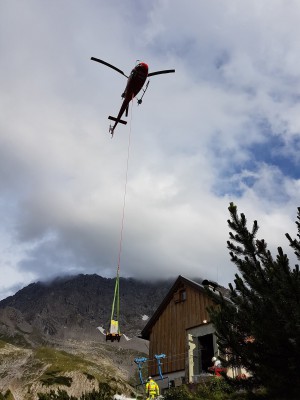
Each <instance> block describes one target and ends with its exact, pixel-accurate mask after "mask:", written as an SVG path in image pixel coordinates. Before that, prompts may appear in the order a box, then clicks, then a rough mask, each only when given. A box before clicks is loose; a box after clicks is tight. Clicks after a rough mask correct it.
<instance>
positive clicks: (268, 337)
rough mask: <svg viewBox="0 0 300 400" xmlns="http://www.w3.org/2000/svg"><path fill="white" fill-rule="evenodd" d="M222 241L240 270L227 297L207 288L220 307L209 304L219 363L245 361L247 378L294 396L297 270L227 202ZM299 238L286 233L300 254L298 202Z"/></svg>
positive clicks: (299, 364) (298, 369)
mask: <svg viewBox="0 0 300 400" xmlns="http://www.w3.org/2000/svg"><path fill="white" fill-rule="evenodd" d="M229 212H230V220H228V225H229V227H230V229H231V230H232V232H230V233H229V237H230V240H229V241H228V242H227V247H228V249H229V251H230V256H231V261H232V262H233V263H235V264H236V266H237V268H238V271H239V273H237V274H236V275H235V279H234V284H229V289H230V294H229V298H224V297H223V296H222V295H221V294H220V295H219V294H218V295H217V294H216V293H213V292H211V293H210V295H211V296H212V297H213V298H214V300H215V302H216V303H217V304H219V306H220V307H217V308H211V309H210V314H211V319H212V322H213V324H214V325H215V328H216V333H217V337H218V345H219V348H220V350H221V352H222V354H223V355H224V357H223V358H224V360H223V361H224V363H225V365H226V366H230V367H244V368H245V369H246V370H248V371H249V372H250V374H251V375H252V378H251V381H252V382H253V383H254V384H256V385H262V386H264V387H265V388H266V389H267V390H268V393H270V395H271V396H272V395H273V396H277V397H273V398H279V399H294V398H295V399H296V398H299V397H298V396H299V393H300V273H299V266H298V265H295V267H294V268H291V267H290V265H289V259H288V257H287V255H286V254H284V253H283V251H282V248H281V247H278V253H277V256H276V258H273V256H272V254H271V252H270V251H269V250H268V248H267V244H266V242H265V241H264V240H263V239H260V240H259V239H257V238H256V235H257V232H258V228H259V227H258V224H257V221H254V222H253V226H252V229H251V230H249V229H248V228H247V220H246V217H245V215H244V214H240V216H239V215H238V213H237V207H236V206H235V205H234V204H233V203H230V206H229ZM297 220H298V221H296V224H297V227H298V234H297V237H298V239H292V238H291V237H290V236H289V234H286V237H287V238H288V240H289V244H290V246H291V247H292V248H293V250H294V252H295V255H296V257H297V258H298V260H300V241H299V239H300V208H298V216H297Z"/></svg>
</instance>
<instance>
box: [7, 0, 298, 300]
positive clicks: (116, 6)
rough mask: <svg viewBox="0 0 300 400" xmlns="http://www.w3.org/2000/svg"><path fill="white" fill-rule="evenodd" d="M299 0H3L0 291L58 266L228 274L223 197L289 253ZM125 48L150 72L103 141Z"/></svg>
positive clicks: (128, 64)
mask: <svg viewBox="0 0 300 400" xmlns="http://www.w3.org/2000/svg"><path fill="white" fill-rule="evenodd" d="M299 37H300V2H299V1H298V0H264V1H261V0H243V1H239V0H226V1H220V0H209V1H205V0H187V1H185V2H183V1H181V0H153V1H149V0H139V1H137V0H122V1H121V0H118V1H117V0H110V1H104V0H86V1H83V0H51V1H50V0H48V1H47V0H45V1H40V0H26V1H23V0H18V1H17V0H1V2H0V54H1V56H0V72H1V73H0V110H1V114H0V185H1V191H0V216H1V224H0V269H1V281H0V299H1V298H5V297H7V296H8V295H11V294H13V293H15V292H16V291H17V290H18V289H20V288H21V287H23V286H26V285H27V284H29V283H30V282H34V281H37V280H48V279H51V278H53V277H55V276H58V275H66V274H78V273H88V274H91V273H97V274H99V275H102V276H106V277H113V276H115V273H116V267H117V263H118V255H119V245H120V232H121V221H122V209H123V200H124V189H125V177H126V165H127V151H128V142H129V134H130V132H131V136H130V143H131V144H130V156H129V169H128V183H127V194H126V207H125V219H124V230H123V241H122V253H121V263H120V272H121V276H126V277H129V276H131V277H136V278H145V279H149V278H164V277H176V276H177V275H178V274H182V275H185V276H187V277H203V278H208V279H213V280H218V281H219V282H220V283H221V284H223V285H225V286H227V284H228V282H230V281H232V280H233V277H234V274H235V273H236V272H237V271H236V269H235V266H234V265H232V264H231V262H230V257H229V254H228V250H227V248H226V241H227V240H228V232H229V228H228V226H227V219H228V218H229V213H228V206H229V202H231V201H233V202H234V203H235V204H237V206H238V210H239V212H244V213H245V214H246V217H247V219H248V221H249V225H252V221H253V220H254V219H257V220H258V223H259V226H260V230H259V234H258V237H259V238H264V239H265V240H266V241H267V243H268V245H269V247H270V249H271V250H274V251H276V248H277V246H279V245H280V246H282V247H283V249H284V251H285V252H287V253H288V254H290V250H289V247H288V242H287V240H286V239H285V236H284V234H285V232H289V233H290V234H291V236H292V237H295V236H296V225H295V223H294V221H295V219H296V215H297V206H299V205H300V204H299V203H300V202H299V198H300V196H299V195H300V170H299V163H300V70H299V65H300V41H299ZM92 56H93V57H97V58H101V59H104V60H106V61H107V62H109V63H111V64H113V65H115V66H116V67H118V68H120V69H121V70H123V71H124V72H125V74H129V73H130V71H131V69H132V68H133V67H134V66H135V64H136V60H137V59H138V60H143V61H144V62H146V63H147V64H148V65H149V70H150V72H151V71H156V70H160V69H170V68H175V69H176V73H175V74H169V75H160V76H154V77H152V78H151V82H150V85H149V88H148V91H147V93H146V95H145V96H144V99H143V104H142V105H141V106H137V102H136V101H134V103H133V107H132V109H130V111H129V117H128V121H129V122H128V124H127V125H126V126H124V125H121V126H118V127H117V129H116V131H115V136H114V138H113V139H111V137H110V135H109V133H108V127H109V120H108V119H107V117H108V115H115V116H116V115H117V113H118V110H119V108H120V105H121V101H122V99H121V93H122V92H123V90H124V88H125V85H126V78H125V77H124V76H122V75H120V74H118V73H117V72H115V71H114V70H112V69H110V68H107V67H105V66H104V65H101V64H98V63H95V62H93V61H90V58H91V57H92Z"/></svg>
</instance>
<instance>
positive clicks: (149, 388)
mask: <svg viewBox="0 0 300 400" xmlns="http://www.w3.org/2000/svg"><path fill="white" fill-rule="evenodd" d="M146 394H147V396H148V397H147V400H150V399H155V398H156V397H157V396H159V386H158V384H157V383H156V382H155V381H154V380H153V379H152V378H151V376H149V378H148V381H147V383H146Z"/></svg>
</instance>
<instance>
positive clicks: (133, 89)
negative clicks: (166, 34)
mask: <svg viewBox="0 0 300 400" xmlns="http://www.w3.org/2000/svg"><path fill="white" fill-rule="evenodd" d="M91 60H93V61H97V62H99V63H101V64H104V65H106V66H107V67H110V68H112V69H114V70H115V71H117V72H119V73H120V74H122V75H124V76H125V77H126V78H127V79H128V80H127V85H126V87H125V90H124V92H123V94H122V98H124V100H123V103H122V105H121V108H120V111H119V114H118V116H117V118H115V117H112V116H109V117H108V119H110V120H112V121H115V123H114V125H113V126H112V125H110V127H109V133H111V136H112V137H113V135H114V130H115V128H116V126H117V125H118V123H121V124H124V125H126V124H127V121H124V120H122V119H121V118H122V115H123V114H124V112H125V116H126V117H127V116H128V107H129V103H130V102H131V100H133V98H134V97H135V96H136V95H137V94H138V93H139V92H140V90H141V89H142V88H143V86H144V83H145V82H146V79H147V78H148V77H149V76H154V75H160V74H169V73H171V72H175V69H166V70H163V71H156V72H150V73H148V65H147V64H145V63H144V62H140V63H139V64H137V65H136V66H135V67H134V68H133V70H132V71H131V73H130V75H129V77H128V76H127V75H125V74H124V72H123V71H121V70H120V69H119V68H117V67H115V66H114V65H111V64H109V63H107V62H106V61H103V60H100V59H99V58H95V57H91ZM149 82H150V81H148V82H147V84H146V87H145V89H143V95H142V97H141V98H140V99H139V100H138V104H142V100H143V97H144V94H145V92H146V90H147V88H148V85H149Z"/></svg>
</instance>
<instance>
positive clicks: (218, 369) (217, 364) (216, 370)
mask: <svg viewBox="0 0 300 400" xmlns="http://www.w3.org/2000/svg"><path fill="white" fill-rule="evenodd" d="M211 361H212V362H213V365H212V366H211V367H209V368H208V371H209V372H211V373H213V374H214V375H216V376H221V373H224V372H225V373H226V369H225V368H222V364H221V361H220V360H218V359H217V357H213V358H212V359H211Z"/></svg>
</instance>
